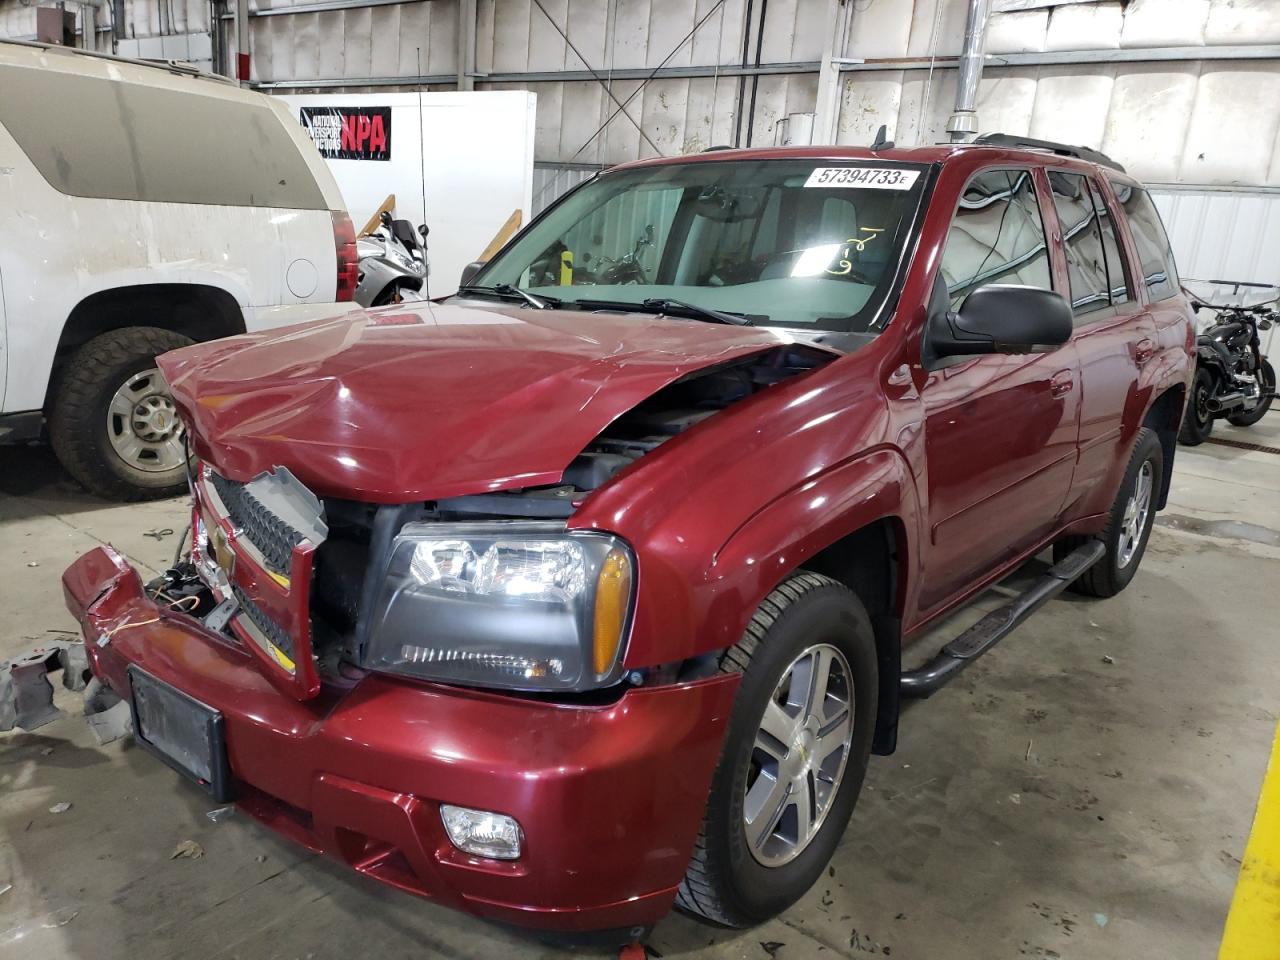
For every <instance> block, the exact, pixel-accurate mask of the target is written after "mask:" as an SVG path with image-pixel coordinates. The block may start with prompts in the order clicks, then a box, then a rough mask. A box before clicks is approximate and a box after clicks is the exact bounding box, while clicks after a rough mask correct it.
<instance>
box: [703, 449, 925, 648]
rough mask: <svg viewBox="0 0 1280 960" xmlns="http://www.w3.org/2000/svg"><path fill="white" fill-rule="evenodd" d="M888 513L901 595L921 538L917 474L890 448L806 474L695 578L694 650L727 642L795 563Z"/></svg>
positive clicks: (735, 638) (896, 602) (897, 599)
mask: <svg viewBox="0 0 1280 960" xmlns="http://www.w3.org/2000/svg"><path fill="white" fill-rule="evenodd" d="M885 519H892V520H894V521H895V526H896V527H897V529H898V533H899V535H900V537H901V539H902V542H900V543H898V544H897V548H898V558H897V562H898V571H897V572H898V573H899V577H898V578H897V579H898V583H899V597H895V598H891V599H892V601H893V604H892V605H894V606H898V605H899V602H900V597H901V596H903V595H904V590H905V587H906V585H907V584H908V583H909V582H911V581H912V580H913V579H914V578H913V577H912V575H911V571H912V569H913V567H912V565H913V564H914V563H915V558H916V557H917V550H916V546H917V544H918V542H919V537H920V525H919V520H920V508H919V502H918V498H917V495H916V486H915V481H914V479H913V477H912V475H911V471H910V470H909V468H908V467H907V463H906V461H905V460H904V459H903V457H902V455H901V453H899V452H898V451H897V450H895V449H893V448H890V447H881V448H879V449H876V450H872V451H868V452H867V453H864V454H860V455H859V456H857V457H856V458H854V459H851V460H847V461H845V462H843V463H841V464H838V465H836V466H834V467H832V468H831V469H829V470H827V471H826V472H824V473H822V474H820V475H818V476H816V477H813V478H811V479H809V480H806V481H805V482H804V483H803V484H801V485H800V486H798V487H795V488H793V489H791V490H789V491H787V492H786V493H785V494H783V495H782V496H780V497H778V498H777V499H775V500H773V501H772V502H770V503H769V504H767V505H766V506H765V507H764V508H763V509H761V510H760V511H759V512H757V513H756V514H755V515H754V516H752V517H751V518H750V519H749V520H747V522H746V523H744V524H743V525H742V526H741V527H739V528H738V529H737V530H736V531H735V532H734V533H733V535H732V536H731V537H730V539H729V540H728V541H727V542H726V543H725V544H724V545H723V546H722V547H721V549H720V550H718V551H717V552H716V556H715V558H714V559H713V561H712V563H711V566H710V567H709V568H708V570H707V576H706V580H705V581H704V582H703V584H701V585H700V588H699V593H700V594H701V600H702V602H701V603H700V604H699V606H700V608H701V611H702V616H701V618H700V619H701V628H700V629H699V630H698V631H697V634H696V635H697V638H698V647H699V650H697V651H694V652H697V653H704V652H709V651H712V650H719V649H723V648H725V647H728V646H730V645H732V644H734V643H736V642H737V641H738V639H739V638H740V637H741V636H742V634H743V631H745V630H746V627H747V623H748V621H749V620H750V619H751V615H752V614H753V613H754V611H755V609H756V607H758V606H759V605H760V602H761V601H762V600H763V599H764V598H765V597H766V596H768V594H769V592H770V591H771V590H773V588H774V587H776V586H777V585H778V584H779V583H780V582H781V581H782V580H783V579H784V578H785V577H786V576H787V574H789V573H791V572H792V571H793V570H796V569H797V568H799V567H803V566H804V564H805V562H806V561H808V560H810V559H811V558H812V557H814V556H815V555H817V554H818V553H819V552H821V551H822V550H823V549H825V548H826V547H829V546H830V545H831V544H833V543H835V542H837V541H838V540H840V539H842V538H844V537H846V536H848V535H849V534H852V533H855V532H857V531H858V530H860V529H862V528H864V527H866V526H868V525H869V524H872V523H875V522H877V521H880V520H885Z"/></svg>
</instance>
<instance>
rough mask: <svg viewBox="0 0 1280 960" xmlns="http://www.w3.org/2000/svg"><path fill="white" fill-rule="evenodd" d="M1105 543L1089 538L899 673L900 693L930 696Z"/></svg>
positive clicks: (1092, 560)
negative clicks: (1024, 587)
mask: <svg viewBox="0 0 1280 960" xmlns="http://www.w3.org/2000/svg"><path fill="white" fill-rule="evenodd" d="M1104 553H1106V546H1105V545H1104V544H1103V543H1102V541H1101V540H1090V541H1089V542H1088V543H1085V544H1083V545H1081V546H1079V547H1077V548H1076V549H1075V550H1073V551H1071V553H1069V554H1068V555H1067V556H1065V557H1063V558H1062V559H1061V560H1059V561H1058V562H1057V563H1055V564H1054V565H1053V566H1052V567H1050V568H1049V569H1048V570H1046V571H1045V573H1044V575H1043V576H1041V577H1040V578H1039V579H1038V580H1036V582H1035V583H1033V584H1032V585H1031V586H1030V587H1028V588H1027V590H1026V591H1025V592H1023V593H1021V594H1019V595H1018V596H1017V597H1015V598H1014V599H1013V600H1011V601H1010V602H1009V603H1007V604H1005V605H1004V606H1003V607H1001V608H1000V609H998V610H992V611H991V612H990V613H988V614H987V615H986V616H985V617H983V618H982V619H981V620H979V621H978V622H977V623H975V624H974V625H973V626H972V627H970V628H969V629H968V630H966V631H965V632H964V633H962V634H960V636H958V637H956V638H955V639H954V640H952V641H951V642H950V643H948V644H947V645H946V646H945V647H943V648H942V649H941V650H939V651H938V653H937V655H936V656H934V658H933V659H932V660H930V661H929V662H928V663H926V664H925V665H924V666H923V667H920V668H919V669H917V670H910V671H907V672H906V673H904V674H902V679H901V681H900V682H899V683H900V686H899V692H900V694H901V695H902V696H903V697H911V698H913V699H923V698H924V697H931V696H933V695H934V694H935V693H937V692H938V691H939V690H940V689H942V687H943V685H945V684H946V683H947V682H949V681H951V680H954V679H955V678H956V676H957V675H959V673H960V671H961V670H963V669H964V668H965V667H967V666H968V665H969V664H971V663H973V661H975V660H977V659H978V658H979V657H980V656H982V655H983V654H984V653H986V652H987V651H988V650H990V649H991V648H992V647H994V646H995V645H996V644H997V643H999V642H1000V641H1001V640H1003V639H1004V638H1005V637H1007V636H1008V635H1009V634H1011V633H1013V631H1014V630H1016V629H1017V628H1018V627H1019V626H1020V625H1021V624H1022V623H1023V622H1024V621H1025V620H1026V619H1027V618H1028V617H1030V616H1031V615H1032V614H1033V613H1035V612H1036V611H1037V610H1039V609H1040V608H1041V607H1042V606H1044V605H1045V604H1046V603H1048V602H1049V601H1050V600H1052V599H1053V598H1054V597H1056V596H1057V595H1058V594H1060V593H1061V592H1062V591H1063V590H1065V589H1067V587H1068V585H1070V583H1071V581H1073V580H1075V579H1076V577H1078V576H1080V574H1082V573H1084V572H1085V571H1086V570H1088V569H1089V568H1090V567H1092V566H1093V565H1094V564H1095V563H1097V562H1098V561H1099V560H1101V559H1102V555H1103V554H1104Z"/></svg>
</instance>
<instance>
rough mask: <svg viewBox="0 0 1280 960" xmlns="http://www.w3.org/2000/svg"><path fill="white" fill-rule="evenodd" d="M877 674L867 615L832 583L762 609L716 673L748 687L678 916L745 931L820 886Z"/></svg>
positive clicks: (854, 795) (854, 789)
mask: <svg viewBox="0 0 1280 960" xmlns="http://www.w3.org/2000/svg"><path fill="white" fill-rule="evenodd" d="M876 669H877V661H876V646H875V637H874V634H873V633H872V629H871V622H870V620H869V619H868V618H867V613H866V610H865V609H864V608H863V605H862V603H861V602H860V601H859V600H858V598H857V597H856V596H855V595H854V594H853V593H852V591H850V590H849V589H848V588H846V587H844V586H843V585H841V584H839V583H837V582H836V581H834V580H831V579H829V578H827V577H823V576H819V575H817V574H814V573H804V572H801V573H796V574H793V575H791V576H790V577H788V578H787V579H786V580H784V581H783V582H782V583H781V584H779V585H778V587H777V588H775V589H774V590H773V592H772V593H770V594H769V596H768V597H766V598H765V600H764V601H763V602H762V603H761V604H760V607H759V608H758V609H757V610H756V612H755V614H754V615H753V616H752V618H751V622H750V624H748V626H747V630H746V633H745V634H744V635H743V637H742V639H741V640H740V641H739V642H738V643H737V645H735V646H733V647H731V648H730V649H729V650H728V651H726V652H725V654H724V656H723V657H722V659H721V662H720V670H721V672H722V673H741V674H742V683H741V686H740V687H739V690H738V696H737V699H736V701H735V702H734V707H733V713H732V715H731V716H730V719H729V729H728V731H727V733H726V736H725V743H724V748H723V750H722V752H721V757H720V763H719V766H718V767H717V768H716V773H715V777H714V779H713V781H712V785H711V792H710V796H709V797H708V800H707V811H706V815H705V817H704V819H703V823H702V830H701V832H700V834H699V835H698V840H697V843H696V845H695V847H694V851H693V856H692V858H691V859H690V862H689V867H688V871H687V872H686V874H685V878H684V881H683V882H682V883H681V885H680V889H679V892H678V893H677V894H676V905H677V906H678V907H680V908H682V909H684V910H686V911H688V912H690V913H693V914H696V915H698V916H700V917H703V918H705V919H707V920H711V921H713V922H715V923H719V924H723V925H724V926H730V927H745V926H750V925H751V924H755V923H760V922H762V921H764V920H767V919H769V918H770V917H773V916H776V915H777V914H778V913H780V912H782V911H783V910H785V909H786V908H787V907H789V906H791V904H793V903H795V902H796V901H797V900H798V899H800V897H801V896H803V895H804V893H805V892H806V891H807V890H808V889H809V888H810V887H811V886H813V884H814V882H815V881H816V880H817V879H818V878H819V877H820V876H821V875H822V872H823V870H825V869H826V867H827V863H828V862H829V861H830V859H831V856H832V854H833V853H834V852H835V849H836V845H837V844H838V843H839V841H840V836H841V834H843V833H844V829H845V825H846V824H847V823H848V820H849V816H850V814H852V812H853V807H854V804H855V803H856V802H857V799H858V794H859V792H860V791H861V789H862V780H863V777H864V775H865V774H866V769H867V760H868V757H869V756H870V753H871V739H872V734H873V733H874V727H875V718H876V696H877V689H878V688H877V680H876ZM815 675H816V676H818V677H820V678H823V684H822V685H821V689H822V690H823V691H825V694H824V695H817V696H815V695H814V694H813V693H812V692H811V691H814V690H816V689H818V686H817V685H814V684H812V682H811V681H812V678H813V676H815ZM766 710H767V711H768V713H766ZM793 711H794V713H793ZM842 718H844V719H847V720H848V721H849V723H850V724H851V726H848V727H846V726H843V723H844V719H842ZM771 731H778V732H780V733H781V736H776V737H775V736H773V734H772V733H771ZM802 810H803V811H807V812H808V814H809V816H807V817H806V819H805V820H804V821H803V822H802V821H801V820H800V817H801V815H802ZM749 836H750V837H751V838H752V839H751V840H749V839H748V837H749Z"/></svg>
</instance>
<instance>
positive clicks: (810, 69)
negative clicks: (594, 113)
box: [257, 0, 1280, 90]
mask: <svg viewBox="0 0 1280 960" xmlns="http://www.w3.org/2000/svg"><path fill="white" fill-rule="evenodd" d="M344 2H345V0H344ZM380 2H396V3H403V2H421V0H380ZM356 5H359V6H369V5H370V4H369V3H368V0H360V3H359V4H356ZM292 9H294V10H297V9H298V8H297V7H294V8H292ZM1197 60H1239V61H1247V60H1280V44H1247V45H1240V46H1231V47H1147V48H1127V49H1120V50H1058V51H1052V52H1049V53H989V54H987V56H986V62H985V65H984V69H986V70H999V69H1000V68H1001V67H1039V66H1045V67H1047V66H1061V65H1064V64H1067V65H1069V64H1078V65H1086V64H1103V63H1155V62H1194V61H1197ZM832 63H834V64H835V65H836V66H837V67H839V70H840V72H841V73H866V72H875V71H885V70H928V69H929V59H928V58H927V57H924V58H918V57H910V58H905V57H904V58H889V59H879V60H849V59H833V60H832ZM933 67H934V69H935V70H955V69H957V68H958V67H959V58H958V57H940V58H938V59H937V60H935V61H934V63H933ZM821 68H822V63H821V61H819V60H797V61H791V62H787V63H762V64H760V66H758V67H757V66H753V65H751V64H748V65H747V66H745V67H744V66H741V65H739V64H722V65H719V66H716V65H714V64H712V65H708V66H692V67H661V68H658V69H656V70H655V69H654V68H652V67H649V68H643V67H632V68H627V69H622V70H618V69H615V70H613V71H611V72H610V77H611V78H612V79H613V80H647V79H649V78H650V77H654V78H656V79H660V80H663V79H666V80H670V79H679V78H689V79H694V78H703V77H717V76H719V77H738V76H748V77H751V76H761V77H767V76H777V75H780V74H788V73H819V72H820V71H821ZM471 76H472V77H473V79H474V80H475V81H476V82H477V83H580V82H584V81H594V80H596V76H595V74H593V73H592V72H591V71H590V70H531V71H523V72H513V73H481V72H478V71H477V72H476V73H474V74H472V75H471ZM457 80H458V77H457V74H456V73H442V74H431V75H428V76H420V77H346V78H335V79H324V80H272V81H268V82H264V83H259V84H257V86H259V87H261V88H262V89H264V90H273V89H274V90H293V89H299V88H304V87H316V88H330V87H379V86H414V85H416V84H428V83H440V84H443V83H447V84H450V85H453V84H456V83H457Z"/></svg>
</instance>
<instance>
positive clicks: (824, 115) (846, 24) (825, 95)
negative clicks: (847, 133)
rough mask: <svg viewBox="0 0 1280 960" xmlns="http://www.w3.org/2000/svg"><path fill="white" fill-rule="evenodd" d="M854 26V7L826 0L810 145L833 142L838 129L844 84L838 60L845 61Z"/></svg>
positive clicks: (837, 1)
mask: <svg viewBox="0 0 1280 960" xmlns="http://www.w3.org/2000/svg"><path fill="white" fill-rule="evenodd" d="M852 23H853V4H852V3H850V2H849V0H828V3H827V27H828V30H827V41H826V44H825V46H824V47H823V49H822V65H821V66H820V67H819V68H818V96H817V101H816V103H815V104H814V120H813V142H814V143H817V144H828V143H835V142H836V134H837V132H838V131H839V129H840V94H841V91H842V90H843V87H844V85H843V83H842V80H841V74H840V61H841V60H842V59H843V58H844V55H845V49H846V46H847V44H848V40H849V28H850V25H851V24H852Z"/></svg>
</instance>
